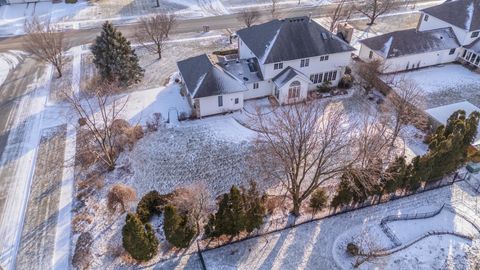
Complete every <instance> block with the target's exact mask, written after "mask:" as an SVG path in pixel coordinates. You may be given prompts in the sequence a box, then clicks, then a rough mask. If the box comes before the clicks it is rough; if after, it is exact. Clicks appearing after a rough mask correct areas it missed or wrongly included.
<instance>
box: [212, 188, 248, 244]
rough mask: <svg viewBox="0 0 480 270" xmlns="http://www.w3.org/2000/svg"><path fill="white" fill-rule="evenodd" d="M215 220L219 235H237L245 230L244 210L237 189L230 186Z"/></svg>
mask: <svg viewBox="0 0 480 270" xmlns="http://www.w3.org/2000/svg"><path fill="white" fill-rule="evenodd" d="M215 219H216V221H217V226H216V228H217V229H218V231H219V232H221V234H228V235H237V234H239V233H240V232H241V231H242V230H243V229H244V228H245V210H244V207H243V201H242V195H241V193H240V190H238V188H237V187H235V186H232V188H231V189H230V193H228V194H225V195H224V196H223V198H222V201H221V202H220V205H219V209H218V212H217V214H216V215H215Z"/></svg>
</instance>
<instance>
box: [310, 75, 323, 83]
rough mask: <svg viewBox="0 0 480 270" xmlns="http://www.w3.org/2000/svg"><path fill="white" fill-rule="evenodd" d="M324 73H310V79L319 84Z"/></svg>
mask: <svg viewBox="0 0 480 270" xmlns="http://www.w3.org/2000/svg"><path fill="white" fill-rule="evenodd" d="M322 75H323V73H317V74H312V75H310V81H312V83H313V84H318V83H321V82H322V77H323V76H322Z"/></svg>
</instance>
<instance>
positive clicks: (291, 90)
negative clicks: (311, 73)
mask: <svg viewBox="0 0 480 270" xmlns="http://www.w3.org/2000/svg"><path fill="white" fill-rule="evenodd" d="M301 86H302V85H301V84H300V82H299V81H294V82H292V83H291V84H290V86H289V87H288V99H291V98H299V97H300V88H301Z"/></svg>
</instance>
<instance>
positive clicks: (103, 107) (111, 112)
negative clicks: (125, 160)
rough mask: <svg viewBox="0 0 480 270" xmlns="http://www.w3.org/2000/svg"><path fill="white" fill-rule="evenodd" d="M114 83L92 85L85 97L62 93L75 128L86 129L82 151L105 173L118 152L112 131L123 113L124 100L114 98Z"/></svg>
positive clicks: (116, 88)
mask: <svg viewBox="0 0 480 270" xmlns="http://www.w3.org/2000/svg"><path fill="white" fill-rule="evenodd" d="M118 92H119V88H118V83H116V82H112V83H109V82H101V81H94V82H93V83H92V85H91V87H90V90H89V95H88V96H87V95H85V93H83V94H80V93H74V92H72V91H69V90H68V89H64V90H63V95H64V96H65V99H66V101H67V102H68V103H69V104H70V105H71V107H72V108H73V110H74V111H75V112H76V114H77V116H78V117H79V124H80V126H82V127H85V128H86V131H87V132H86V135H85V136H82V137H83V139H84V147H83V148H84V149H85V150H86V151H88V152H89V153H90V154H92V155H93V156H94V157H95V159H96V160H101V161H102V162H103V164H104V165H106V166H107V169H108V170H113V169H114V168H115V164H116V161H117V158H118V154H119V150H118V149H117V146H116V142H117V140H116V137H117V136H118V133H117V132H114V130H113V128H114V125H113V123H115V121H116V120H118V119H120V115H121V114H122V112H123V111H124V109H125V106H126V104H127V102H128V98H122V97H118V96H115V94H117V93H118Z"/></svg>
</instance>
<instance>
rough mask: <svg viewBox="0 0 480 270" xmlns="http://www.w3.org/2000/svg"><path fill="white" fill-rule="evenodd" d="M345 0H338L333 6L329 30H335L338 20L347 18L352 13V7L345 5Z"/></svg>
mask: <svg viewBox="0 0 480 270" xmlns="http://www.w3.org/2000/svg"><path fill="white" fill-rule="evenodd" d="M346 2H347V0H340V2H339V3H338V4H337V5H336V6H335V10H334V11H333V13H332V14H331V16H330V32H333V31H334V30H335V27H337V24H338V23H339V22H340V21H343V20H348V19H349V18H350V16H351V14H352V9H351V8H350V6H346V5H345V3H346Z"/></svg>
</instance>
